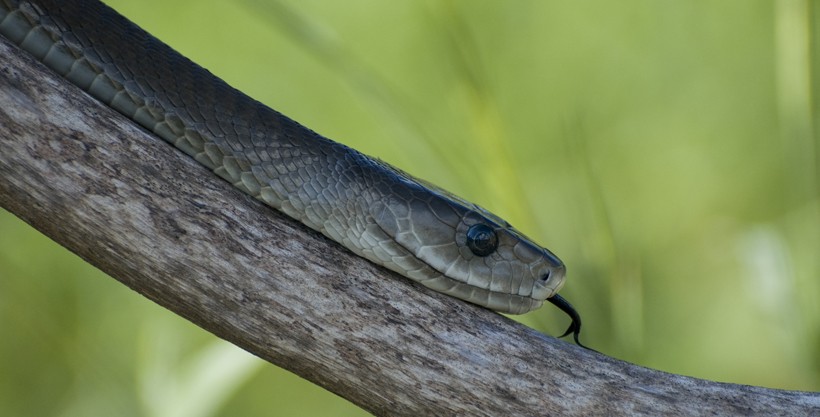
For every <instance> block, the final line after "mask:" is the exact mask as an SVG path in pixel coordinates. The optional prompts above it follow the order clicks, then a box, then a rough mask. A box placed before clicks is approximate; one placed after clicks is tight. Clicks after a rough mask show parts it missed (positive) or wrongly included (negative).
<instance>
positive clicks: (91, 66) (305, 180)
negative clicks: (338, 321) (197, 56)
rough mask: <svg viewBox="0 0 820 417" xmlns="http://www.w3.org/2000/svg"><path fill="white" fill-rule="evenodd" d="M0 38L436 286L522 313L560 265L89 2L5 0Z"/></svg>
mask: <svg viewBox="0 0 820 417" xmlns="http://www.w3.org/2000/svg"><path fill="white" fill-rule="evenodd" d="M0 34H2V35H3V36H5V37H6V38H8V39H9V40H11V41H12V42H14V43H16V44H17V45H19V46H20V47H21V48H22V49H24V50H26V51H28V52H29V53H30V54H31V55H33V56H35V57H36V58H37V59H39V60H40V61H41V62H43V63H44V64H46V65H47V66H48V67H49V68H51V69H52V70H54V71H56V72H57V73H59V74H60V75H62V76H63V77H65V78H66V79H67V80H69V81H70V82H71V83H73V84H75V85H77V86H78V87H80V88H82V89H83V90H85V91H86V92H87V93H89V94H91V95H92V96H93V97H95V98H96V99H98V100H100V101H102V102H103V103H105V104H107V105H108V106H110V107H112V108H113V109H115V110H117V111H119V112H120V113H122V114H124V115H125V116H127V117H129V118H131V119H132V120H134V121H135V122H136V123H138V124H139V125H141V126H143V127H144V128H145V129H147V130H149V131H151V132H153V133H154V134H156V135H157V136H159V137H161V138H162V139H164V140H166V141H167V142H169V143H171V144H173V145H174V146H175V147H176V148H177V149H179V150H181V151H183V152H185V153H186V154H188V155H190V156H191V157H193V158H195V159H196V160H197V161H199V162H200V163H201V164H202V165H205V166H206V167H208V168H209V169H211V170H213V172H215V173H216V174H217V175H219V176H220V177H222V178H224V179H225V180H227V181H229V182H230V183H231V184H233V185H234V186H236V187H238V188H239V189H241V190H242V191H244V192H246V193H248V194H250V195H252V196H254V197H256V198H258V199H260V200H262V201H263V202H265V203H266V204H267V205H269V206H271V207H273V208H275V209H278V210H281V211H282V212H284V213H285V214H287V215H288V216H291V217H293V218H295V219H297V220H299V221H301V222H302V223H304V224H305V225H307V226H308V227H311V228H313V229H315V230H318V231H320V232H321V233H323V234H324V235H326V236H328V237H329V238H330V239H333V240H334V241H336V242H338V243H340V244H342V245H343V246H345V247H346V248H348V249H349V250H351V251H353V252H354V253H356V254H357V255H359V256H362V257H364V258H366V259H368V260H370V261H372V262H374V263H376V264H379V265H382V266H384V267H387V268H389V269H391V270H393V271H396V272H398V273H400V274H402V275H404V276H406V277H408V278H410V279H411V280H414V281H417V282H419V283H421V284H422V285H424V286H426V287H429V288H431V289H433V290H436V291H439V292H442V293H445V294H449V295H451V296H453V297H457V298H460V299H463V300H466V301H468V302H471V303H474V304H478V305H481V306H484V307H487V308H490V309H493V310H496V311H499V312H504V313H512V314H522V313H526V312H528V311H531V310H533V309H536V308H538V307H540V306H541V305H542V304H543V302H544V301H545V300H549V301H550V302H552V303H553V304H555V305H556V306H558V307H559V308H561V309H562V310H563V311H564V312H566V313H567V314H569V315H570V317H571V318H572V324H571V325H570V327H569V329H568V330H567V332H566V333H565V334H564V335H567V334H570V333H572V334H573V336H574V338H575V341H576V342H578V333H579V332H580V325H581V321H580V317H579V315H578V314H577V313H576V312H575V310H574V309H573V308H572V306H571V305H570V304H569V303H568V302H567V301H566V300H565V299H563V298H562V297H560V296H559V295H557V292H558V290H559V289H560V288H561V286H562V285H563V283H564V279H565V267H564V264H563V263H562V262H561V261H560V260H559V259H558V258H557V257H556V256H555V255H553V254H552V253H551V252H550V251H548V250H547V249H544V248H542V247H540V246H539V245H537V244H535V243H533V242H532V241H531V240H530V239H529V238H527V237H526V236H524V235H523V234H521V233H520V232H518V231H517V230H515V229H514V228H513V227H512V226H510V224H509V223H507V222H505V221H504V220H502V219H500V218H499V217H497V216H495V215H493V214H492V213H489V212H488V211H486V210H484V209H482V208H481V207H478V206H477V205H475V204H472V203H469V202H467V201H465V200H463V199H460V198H458V197H456V196H454V195H452V194H450V193H448V192H446V191H444V190H442V189H439V188H437V187H435V186H432V185H430V184H427V183H426V182H423V181H421V180H418V179H416V178H414V177H412V176H410V175H408V174H407V173H404V172H402V171H400V170H398V169H396V168H394V167H392V166H390V165H388V164H386V163H384V162H381V161H379V160H377V159H374V158H370V157H368V156H366V155H363V154H361V153H359V152H358V151H356V150H354V149H351V148H349V147H347V146H344V145H342V144H339V143H336V142H333V141H331V140H329V139H326V138H324V137H322V136H320V135H319V134H317V133H315V132H313V131H311V130H310V129H308V128H306V127H303V126H302V125H300V124H299V123H297V122H295V121H293V120H291V119H289V118H287V117H286V116H284V115H282V114H280V113H278V112H277V111H275V110H273V109H271V108H269V107H267V106H265V105H263V104H261V103H259V102H257V101H256V100H253V99H252V98H250V97H248V96H247V95H245V94H243V93H242V92H240V91H238V90H236V89H234V88H232V87H230V86H229V85H228V84H226V83H225V82H224V81H222V80H221V79H219V78H218V77H216V76H214V75H212V74H211V73H210V72H208V71H207V70H205V69H203V68H202V67H200V66H198V65H197V64H195V63H193V62H192V61H190V60H188V59H187V58H185V57H184V56H182V55H180V54H179V53H177V52H176V51H174V50H173V49H172V48H170V47H169V46H167V45H166V44H164V43H162V42H161V41H159V40H158V39H156V38H154V37H153V36H151V35H150V34H149V33H147V32H145V31H143V30H142V29H140V28H139V27H137V26H136V25H135V24H134V23H132V22H131V21H129V20H128V19H126V18H125V17H123V16H121V15H120V14H118V13H117V12H115V11H114V10H112V9H111V8H109V7H108V6H106V5H104V4H103V3H101V2H99V1H97V0H28V1H26V0H0Z"/></svg>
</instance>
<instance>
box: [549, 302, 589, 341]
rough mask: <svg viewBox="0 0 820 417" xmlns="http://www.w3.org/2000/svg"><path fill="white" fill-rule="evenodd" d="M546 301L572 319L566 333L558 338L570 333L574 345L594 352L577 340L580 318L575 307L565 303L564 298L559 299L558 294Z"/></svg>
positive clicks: (579, 331)
mask: <svg viewBox="0 0 820 417" xmlns="http://www.w3.org/2000/svg"><path fill="white" fill-rule="evenodd" d="M547 300H548V301H549V302H551V303H552V304H553V305H555V306H556V307H558V308H560V309H561V311H563V312H564V313H567V315H568V316H569V318H570V319H572V323H570V325H569V327H568V328H567V331H566V332H564V334H562V335H561V336H558V337H559V338H560V337H564V336H567V335H569V334H570V333H572V338H573V339H575V344H577V345H578V346H580V347H582V348H584V349H587V350H592V351H593V352H595V350H594V349H590V348H588V347H586V346H584V345H582V344H581V342H580V341H579V340H578V335H579V334H581V316H580V315H579V314H578V312H577V311H575V307H573V306H572V304H570V303H569V301H567V300H566V299H565V298H564V297H561V296H560V295H558V294H555V295H553V296H552V297H550V298H548V299H547Z"/></svg>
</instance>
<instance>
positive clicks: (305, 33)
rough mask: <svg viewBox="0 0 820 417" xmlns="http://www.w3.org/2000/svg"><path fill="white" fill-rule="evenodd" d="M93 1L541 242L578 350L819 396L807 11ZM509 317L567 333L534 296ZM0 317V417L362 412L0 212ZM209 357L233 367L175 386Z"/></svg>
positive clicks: (798, 2) (741, 1)
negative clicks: (229, 347) (250, 358)
mask: <svg viewBox="0 0 820 417" xmlns="http://www.w3.org/2000/svg"><path fill="white" fill-rule="evenodd" d="M109 3H110V4H111V5H113V6H114V7H115V8H118V10H120V11H121V12H122V13H124V14H125V15H127V16H129V17H130V18H131V19H132V20H135V21H136V22H138V23H139V24H140V25H142V26H143V27H145V28H146V29H147V30H149V31H150V32H152V33H154V34H155V35H157V36H158V37H160V38H161V39H163V40H165V41H166V42H168V43H170V44H171V45H173V46H174V47H175V48H177V49H178V50H180V51H181V52H182V53H183V54H185V55H187V56H189V57H191V58H192V59H193V60H194V61H196V62H198V63H200V64H202V65H204V66H205V67H206V68H209V69H210V70H211V71H213V72H214V73H216V74H217V75H219V76H221V77H223V78H225V79H226V80H227V81H228V82H230V83H231V84H233V85H234V86H236V87H238V88H239V89H241V90H243V91H245V92H247V93H249V94H250V95H252V96H253V97H255V98H257V99H260V100H261V101H263V102H265V103H267V104H268V105H270V106H272V107H274V108H276V109H278V110H280V111H282V112H283V113H285V114H287V115H289V116H291V117H293V118H294V119H296V120H298V121H300V122H302V123H303V124H305V125H307V126H309V127H311V128H312V129H314V130H316V131H318V132H320V133H322V134H325V135H326V136H328V137H330V138H333V139H335V140H338V141H341V142H343V143H345V144H347V145H350V146H352V147H354V148H357V149H359V150H361V151H363V152H365V153H368V154H370V155H373V156H377V157H379V158H382V159H384V160H386V161H389V162H391V163H393V164H395V165H398V166H399V167H401V168H402V169H405V170H407V171H409V172H411V173H413V174H416V175H418V176H421V177H423V178H425V179H427V180H430V181H432V182H434V183H436V184H439V185H441V186H443V187H445V188H447V189H450V190H452V191H454V192H456V193H457V194H460V195H462V196H463V197H465V198H467V199H469V200H471V201H474V202H476V203H478V204H481V205H483V206H485V207H487V208H488V209H490V210H492V211H494V212H496V213H497V214H499V215H502V217H505V218H506V219H507V220H509V221H510V222H511V223H513V224H515V225H516V226H517V227H518V228H519V229H521V230H522V231H523V232H524V233H526V234H528V235H530V236H531V237H533V238H534V239H535V240H536V241H538V242H541V243H543V244H544V245H545V246H547V247H549V248H551V249H553V250H554V251H555V252H556V253H557V254H558V255H559V256H560V257H561V258H562V259H564V261H565V262H566V263H567V265H568V268H569V278H568V283H567V285H566V287H565V289H564V290H563V292H562V294H565V295H566V296H567V297H568V298H569V299H570V300H572V302H573V303H574V304H575V306H576V307H577V308H578V309H579V310H580V311H581V313H582V314H583V317H584V322H585V329H584V333H583V339H584V341H585V342H586V343H587V344H588V345H590V346H592V347H594V348H596V349H598V350H600V351H602V352H605V353H607V354H609V355H611V356H614V357H618V358H622V359H625V360H628V361H631V362H635V363H638V364H641V365H644V366H650V367H653V368H657V369H661V370H665V371H669V372H675V373H681V374H685V375H692V376H697V377H700V378H707V379H713V380H719V381H728V382H736V383H744V384H753V385H762V386H768V387H775V388H787V389H802V390H813V391H817V390H820V281H819V280H818V277H820V261H818V254H820V201H819V200H820V192H818V183H820V173H819V171H818V166H817V165H818V160H819V159H820V157H819V156H818V155H819V153H818V152H820V143H819V142H820V141H818V132H817V126H818V123H820V111H819V110H818V107H817V94H818V93H817V92H818V90H819V89H820V87H818V86H820V75H818V70H817V68H818V61H820V58H818V56H820V53H818V50H819V49H820V46H818V45H820V42H818V39H820V35H818V21H817V20H818V18H819V17H820V12H818V10H817V6H815V5H814V3H812V2H810V1H808V0H778V1H774V2H772V1H763V0H718V1H711V2H707V1H694V2H669V1H649V0H628V1H624V2H618V3H612V2H605V1H601V0H598V1H588V2H559V1H545V2H535V1H521V2H490V1H471V2H468V1H466V0H463V1H432V0H430V1H420V2H376V1H372V0H352V1H347V2H326V1H318V0H309V1H304V0H303V1H299V2H297V1H280V2H273V1H271V2H269V1H266V0H245V1H243V2H238V3H230V2H217V1H203V0H196V1H194V0H187V1H177V2H161V1H159V0H151V1H148V0H146V1H142V2H127V1H124V0H118V1H113V0H112V1H110V2H109ZM248 39H252V40H250V41H248ZM520 320H522V321H523V322H525V323H527V324H528V325H531V326H534V327H536V328H538V329H539V330H542V331H544V332H546V333H550V334H556V333H557V332H559V331H561V330H563V329H564V326H565V325H566V322H565V320H566V319H565V318H564V317H563V316H562V315H561V314H559V313H556V312H555V311H553V309H550V308H549V307H546V308H544V309H542V310H539V311H537V312H534V313H531V314H529V315H526V316H524V317H522V318H520ZM0 328H2V329H4V333H5V335H6V336H5V337H4V339H3V341H2V342H0V375H2V377H0V415H59V416H74V415H83V416H93V415H111V414H116V415H123V416H128V415H145V416H159V415H171V414H172V413H173V411H174V410H173V407H169V406H167V405H166V406H163V405H162V404H163V401H168V400H167V399H163V398H162V396H159V397H157V395H158V394H157V392H154V393H153V394H152V390H156V386H157V385H159V386H167V387H176V388H168V389H169V390H172V391H170V392H176V393H180V394H179V395H183V394H184V395H189V396H190V395H194V396H195V395H199V394H196V393H201V392H210V393H211V394H209V396H212V395H216V396H219V395H217V394H219V393H221V395H222V396H224V402H221V401H214V402H213V404H211V405H209V406H208V407H207V409H205V410H198V411H197V412H199V413H200V414H199V415H203V416H204V415H215V416H219V415H226V416H227V415H245V416H253V415H270V414H275V415H280V414H281V415H288V416H300V415H302V416H310V415H338V416H352V415H362V414H363V413H362V412H361V411H360V410H358V409H356V408H355V407H354V406H352V405H350V404H348V403H346V402H345V401H344V400H341V399H339V398H337V397H335V396H333V395H332V394H328V393H326V392H324V391H322V390H321V389H319V388H316V387H314V386H312V385H310V384H309V383H307V382H304V381H302V380H300V379H299V378H297V377H295V376H293V375H290V374H288V373H286V372H284V371H281V370H279V369H276V368H274V367H273V366H268V365H264V364H261V363H257V364H256V365H247V364H246V363H245V362H244V359H241V356H239V357H237V356H235V355H234V354H233V353H225V352H223V353H221V354H219V355H217V354H216V353H213V352H222V350H221V348H219V347H218V346H219V343H220V342H218V341H215V340H214V338H213V337H212V336H210V335H208V334H205V333H204V332H202V331H201V330H199V329H198V328H196V327H195V326H192V325H190V324H188V323H186V322H184V321H183V320H182V319H179V318H177V317H174V316H173V315H172V314H170V313H168V312H166V311H164V310H162V309H160V308H158V307H157V306H155V305H153V304H151V303H150V302H148V301H146V300H143V299H142V298H141V297H139V296H137V295H136V294H134V293H132V292H130V291H129V290H128V289H126V288H125V287H123V286H121V285H119V284H118V283H116V282H115V281H113V280H111V279H109V278H106V277H104V276H102V274H100V273H99V272H97V271H95V270H94V269H93V268H91V267H89V266H88V265H86V264H84V263H83V262H82V261H80V260H79V259H77V258H76V257H73V256H71V255H70V254H68V253H66V251H65V250H63V249H61V248H59V247H55V246H54V244H53V243H51V242H50V241H48V240H47V239H45V238H43V237H42V236H39V235H38V234H37V233H36V232H35V231H32V230H31V229H30V228H28V227H27V226H25V225H23V224H21V223H20V222H19V221H18V220H17V219H15V218H13V217H12V216H10V215H9V214H8V213H2V214H1V215H0ZM169 335H173V337H171V336H169ZM162 341H165V342H166V343H159V342H162ZM169 346H170V347H169ZM169 349H170V350H169ZM209 355H217V356H209ZM212 357H219V358H221V359H219V360H215V359H208V360H203V359H201V358H212ZM209 362H211V363H214V365H213V366H212V367H211V366H209V365H202V364H203V363H205V364H207V363H209ZM219 364H221V365H219ZM220 366H221V367H222V368H224V369H229V368H232V367H240V368H242V369H245V368H244V367H248V368H247V369H246V370H245V371H242V372H238V373H237V374H235V375H234V376H232V377H230V378H229V377H227V376H226V377H225V378H224V380H223V382H222V383H217V382H214V383H213V384H211V385H210V386H203V387H199V388H196V387H193V385H194V384H195V383H196V382H200V383H201V382H202V380H205V379H207V378H205V377H204V376H207V375H212V374H210V373H212V372H218V369H217V368H219V367H220ZM212 368H213V369H212ZM162 369H165V370H166V372H159V370H162ZM223 372H227V371H223ZM218 375H223V374H218ZM217 379H219V378H217ZM186 381H187V382H186ZM146 384H147V385H146ZM206 385H207V384H206ZM195 388H196V389H195ZM173 389H177V390H178V391H173ZM197 389H201V390H203V391H197ZM208 390H211V391H208ZM213 390H216V391H213ZM186 392H187V394H185V393H186ZM214 392H216V393H217V394H214ZM172 398H173V397H172ZM171 402H172V403H173V401H171ZM180 402H182V400H180Z"/></svg>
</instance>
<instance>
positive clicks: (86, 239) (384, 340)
mask: <svg viewBox="0 0 820 417" xmlns="http://www.w3.org/2000/svg"><path fill="white" fill-rule="evenodd" d="M0 56H2V57H3V58H2V60H0V205H2V206H3V207H5V208H6V209H8V210H9V211H11V212H13V213H15V214H16V215H17V216H19V217H20V218H22V219H23V220H25V221H26V222H28V223H29V224H31V225H32V226H34V227H35V228H37V229H38V230H40V231H41V232H43V233H45V234H46V235H48V236H50V237H51V238H52V239H54V240H55V241H57V242H59V243H60V244H61V245H63V246H65V247H67V248H69V249H70V250H72V251H73V252H74V253H76V254H78V255H79V256H81V257H82V258H83V259H85V260H87V261H88V262H90V263H91V264H93V265H95V266H97V267H98V268H100V269H101V270H103V271H105V272H106V273H108V274H109V275H111V276H112V277H114V278H116V279H117V280H119V281H121V282H122V283H124V284H126V285H128V286H129V287H131V288H133V289H134V290H135V291H137V292H139V293H141V294H143V295H145V296H146V297H148V298H150V299H152V300H154V301H155V302H157V303H159V304H160V305H162V306H164V307H166V308H168V309H169V310H171V311H173V312H175V313H176V314H179V315H181V316H183V317H185V318H187V319H189V320H191V321H192V322H194V323H196V324H198V325H199V326H201V327H203V328H205V329H207V330H208V331H210V332H212V333H214V334H216V335H217V336H219V337H221V338H224V339H226V340H229V341H231V342H233V343H235V344H236V345H238V346H241V347H243V348H244V349H246V350H248V351H250V352H252V353H254V354H256V355H258V356H260V357H262V358H264V359H266V360H268V361H270V362H271V363H273V364H275V365H277V366H281V367H283V368H286V369H288V370H290V371H292V372H294V373H296V374H298V375H300V376H302V377H304V378H307V379H309V380H311V381H313V382H315V383H317V384H319V385H321V386H323V387H325V388H327V389H328V390H330V391H333V392H335V393H337V394H339V395H341V396H343V397H345V398H347V399H349V400H351V401H353V402H354V403H356V404H358V405H360V406H361V407H363V408H365V409H366V410H369V411H371V412H373V413H374V414H377V415H390V416H414V417H415V416H427V415H494V416H500V415H504V416H533V415H584V416H589V415H625V414H629V415H706V414H711V415H747V416H748V415H761V416H773V415H811V414H812V413H814V415H817V414H818V413H820V411H818V410H820V395H818V394H814V393H803V392H788V391H778V390H771V389H764V388H757V387H750V386H741V385H732V384H721V383H716V382H709V381H702V380H697V379H693V378H688V377H683V376H677V375H670V374H666V373H662V372H658V371H653V370H649V369H646V368H642V367H639V366H635V365H631V364H628V363H625V362H621V361H618V360H615V359H611V358H608V357H606V356H603V355H599V354H595V353H591V352H588V351H585V350H583V349H580V348H578V347H576V346H574V345H571V344H568V343H565V342H561V341H557V340H556V339H554V338H551V337H547V336H544V335H542V334H540V333H538V332H535V331H533V330H531V329H529V328H526V327H524V326H522V325H520V324H517V323H515V322H513V321H511V320H508V319H506V318H505V317H503V316H500V315H498V314H495V313H493V312H490V311H488V310H485V309H482V308H479V307H475V306H472V305H469V304H466V303H464V302H461V301H458V300H455V299H452V298H449V297H446V296H443V295H439V294H436V293H433V292H431V291H428V290H426V289H424V288H422V287H420V286H418V285H416V284H413V283H411V282H409V281H408V280H406V279H403V278H401V277H398V276H397V275H395V274H393V273H390V272H387V271H385V270H384V269H382V268H379V267H376V266H374V265H372V264H370V263H368V262H367V261H365V260H363V259H360V258H358V257H356V256H354V255H352V254H350V253H349V252H348V251H347V250H345V249H343V248H341V247H340V246H339V245H337V244H335V243H333V242H331V241H329V240H327V239H325V238H323V237H322V236H320V235H319V234H317V233H315V232H312V231H310V230H307V229H306V228H305V227H303V226H302V225H300V224H298V223H297V222H295V221H293V220H291V219H289V218H287V217H285V216H283V215H281V214H279V213H278V212H276V211H274V210H271V209H269V208H268V207H266V206H264V205H262V204H261V203H259V202H257V201H255V200H253V199H252V198H250V197H248V196H246V195H244V194H242V193H240V192H239V191H237V190H236V189H234V188H233V187H232V186H230V185H229V184H227V183H226V182H224V181H223V180H221V179H219V178H217V177H216V176H215V175H212V174H211V173H210V172H208V171H207V170H206V169H205V168H203V167H201V166H200V165H198V164H197V163H196V162H194V161H192V160H191V159H189V158H188V157H187V156H184V155H182V154H181V153H179V152H176V151H175V150H174V149H173V148H172V147H170V146H169V145H167V144H165V143H164V142H162V141H161V140H158V139H156V138H154V137H152V136H150V135H148V134H146V133H145V132H144V131H143V130H141V129H140V128H138V127H136V126H134V125H133V124H132V123H130V121H128V120H127V119H125V118H123V117H121V116H120V115H119V114H117V113H115V112H113V111H111V110H110V109H108V108H106V107H104V106H102V105H100V104H98V103H97V102H96V101H95V100H93V99H91V98H89V97H88V96H86V95H85V94H84V93H82V92H81V91H79V90H78V89H76V88H74V87H73V86H71V85H69V84H67V83H66V82H64V81H63V80H62V79H61V78H58V77H56V76H54V75H52V73H51V72H49V71H47V70H45V69H44V68H43V67H42V66H41V65H39V64H37V63H35V62H33V61H32V60H31V59H30V58H29V57H28V56H27V55H25V54H24V53H22V52H20V51H18V49H17V48H16V47H14V46H12V45H10V44H8V42H6V41H5V40H4V39H3V38H0Z"/></svg>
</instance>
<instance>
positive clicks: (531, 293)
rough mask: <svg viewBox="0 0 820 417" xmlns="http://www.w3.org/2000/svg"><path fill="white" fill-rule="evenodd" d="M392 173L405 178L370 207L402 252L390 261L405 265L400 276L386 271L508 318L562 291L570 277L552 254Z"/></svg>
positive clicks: (465, 205) (478, 211)
mask: <svg viewBox="0 0 820 417" xmlns="http://www.w3.org/2000/svg"><path fill="white" fill-rule="evenodd" d="M389 168H390V169H393V168H392V167H389ZM393 170H394V173H397V174H401V176H400V177H399V178H396V179H397V181H394V182H393V183H392V184H391V186H390V187H389V189H387V190H385V194H384V195H382V196H380V198H379V200H378V201H380V202H381V203H379V204H375V205H374V206H373V207H371V210H372V211H371V213H372V214H373V218H374V220H375V222H376V224H378V226H379V228H380V229H381V230H382V231H383V232H384V234H386V235H387V236H386V237H389V238H390V239H391V240H392V242H395V243H396V244H397V247H396V248H391V250H393V252H394V253H392V254H390V255H389V256H390V259H392V260H394V262H393V263H396V262H395V260H397V259H399V260H401V262H402V266H401V269H402V270H399V268H396V267H395V265H391V263H390V262H387V263H383V264H384V265H385V266H388V267H390V268H392V269H394V270H399V272H401V273H402V274H403V275H405V276H408V277H410V278H411V279H413V280H415V281H418V282H420V283H421V284H423V285H425V286H427V287H429V288H432V289H434V290H436V291H439V292H443V293H445V294H449V295H451V296H454V297H457V298H461V299H463V300H466V301H469V302H471V303H474V304H478V305H481V306H484V307H487V308H490V309H492V310H496V311H499V312H503V313H511V314H523V313H526V312H528V311H531V310H534V309H536V308H538V307H540V306H541V305H542V304H543V303H544V301H545V300H547V299H549V298H550V297H552V296H554V295H555V294H556V293H557V292H558V290H560V289H561V287H562V286H563V284H564V278H565V271H566V270H565V267H564V264H563V263H562V262H561V260H560V259H558V257H556V256H555V255H554V254H553V253H552V252H550V251H549V250H547V249H545V248H543V247H541V246H539V245H537V244H536V243H534V242H533V241H532V240H531V239H529V238H527V237H526V236H524V235H523V234H521V233H520V232H518V231H517V230H516V229H515V228H513V227H512V226H511V225H510V224H509V223H507V222H505V221H504V220H502V219H500V218H499V217H497V216H495V215H493V214H492V213H490V212H489V211H487V210H485V209H483V208H481V207H479V206H476V205H474V204H471V203H469V202H466V201H464V200H462V199H460V198H458V197H456V196H454V195H452V194H450V193H447V192H446V191H443V190H441V189H439V188H437V187H435V186H432V185H430V184H426V183H424V184H422V183H421V182H420V181H419V180H416V179H415V178H412V177H410V176H409V175H407V174H405V173H403V172H400V171H398V170H395V169H393ZM392 242H391V243H392ZM408 257H410V258H412V259H408Z"/></svg>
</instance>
